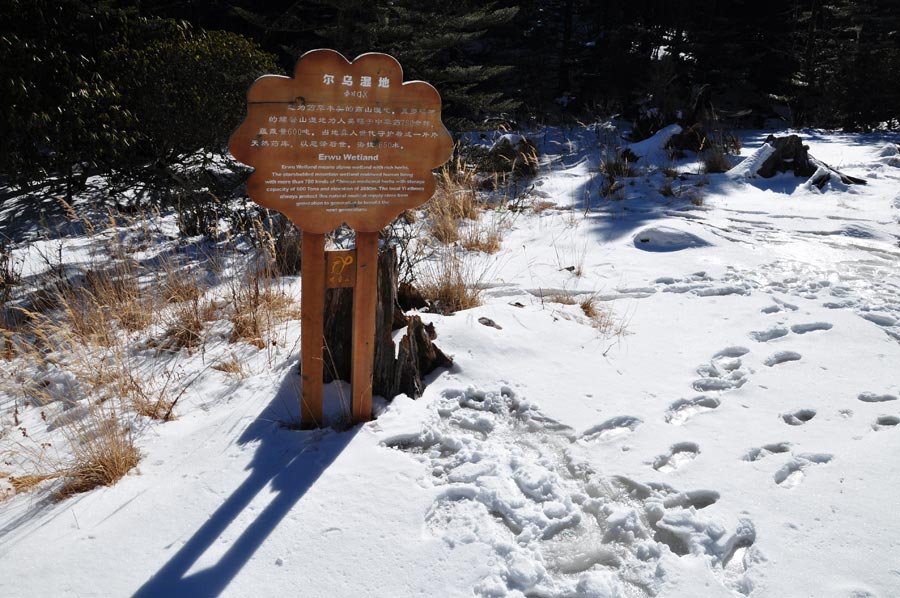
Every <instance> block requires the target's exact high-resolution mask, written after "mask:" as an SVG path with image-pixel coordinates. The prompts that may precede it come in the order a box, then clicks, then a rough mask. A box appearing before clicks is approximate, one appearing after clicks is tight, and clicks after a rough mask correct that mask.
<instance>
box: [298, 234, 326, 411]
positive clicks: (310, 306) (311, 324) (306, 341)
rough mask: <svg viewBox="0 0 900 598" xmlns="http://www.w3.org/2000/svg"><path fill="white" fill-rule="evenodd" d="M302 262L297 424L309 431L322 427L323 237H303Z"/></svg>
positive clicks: (313, 235)
mask: <svg viewBox="0 0 900 598" xmlns="http://www.w3.org/2000/svg"><path fill="white" fill-rule="evenodd" d="M302 260H303V262H302V268H303V276H302V278H301V279H300V285H301V287H300V290H301V293H302V297H301V305H300V310H301V313H300V354H301V360H302V363H301V370H302V380H303V388H302V395H301V397H302V398H301V405H300V424H301V425H302V426H303V427H304V428H309V427H318V426H321V425H322V424H323V423H324V421H323V418H322V369H323V367H324V362H323V359H322V355H323V353H322V349H323V344H324V342H323V341H324V327H325V235H321V234H314V233H310V232H304V233H303V248H302Z"/></svg>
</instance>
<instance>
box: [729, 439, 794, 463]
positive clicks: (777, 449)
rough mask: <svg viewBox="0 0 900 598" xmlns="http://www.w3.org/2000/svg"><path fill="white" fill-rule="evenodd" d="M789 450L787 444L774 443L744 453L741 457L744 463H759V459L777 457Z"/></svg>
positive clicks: (789, 447) (788, 444)
mask: <svg viewBox="0 0 900 598" xmlns="http://www.w3.org/2000/svg"><path fill="white" fill-rule="evenodd" d="M790 450H791V445H790V443H789V442H774V443H772V444H764V445H762V446H757V447H754V448H752V449H750V450H749V451H747V452H746V453H744V456H743V457H741V459H743V460H744V461H751V462H752V461H759V460H760V459H765V458H766V457H768V456H770V455H778V454H781V453H786V452H788V451H790Z"/></svg>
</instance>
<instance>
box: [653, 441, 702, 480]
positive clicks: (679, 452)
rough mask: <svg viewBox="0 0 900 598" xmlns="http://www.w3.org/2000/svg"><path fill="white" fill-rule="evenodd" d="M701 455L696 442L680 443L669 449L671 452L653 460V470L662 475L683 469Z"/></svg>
mask: <svg viewBox="0 0 900 598" xmlns="http://www.w3.org/2000/svg"><path fill="white" fill-rule="evenodd" d="M699 454H700V447H699V446H698V445H697V443H695V442H679V443H677V444H673V445H672V446H671V447H670V448H669V452H667V453H665V454H664V455H660V456H658V457H657V458H656V459H654V460H653V469H655V470H656V471H660V472H662V473H670V472H673V471H675V470H677V469H681V468H682V467H684V466H685V465H686V464H687V463H690V462H691V461H693V460H694V459H696V458H697V455H699Z"/></svg>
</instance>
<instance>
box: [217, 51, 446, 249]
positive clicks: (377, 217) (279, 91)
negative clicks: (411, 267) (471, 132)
mask: <svg viewBox="0 0 900 598" xmlns="http://www.w3.org/2000/svg"><path fill="white" fill-rule="evenodd" d="M247 98H248V107H247V118H246V119H245V120H244V122H243V124H241V126H240V127H239V128H238V129H237V130H236V131H235V132H234V134H233V135H232V136H231V139H230V141H229V144H228V148H229V150H230V151H231V153H232V155H233V156H234V157H235V158H236V159H238V160H239V161H241V162H243V163H245V164H248V165H250V166H252V167H253V168H255V169H256V171H255V172H254V173H253V175H252V176H251V177H250V179H249V181H248V182H247V193H248V195H249V196H250V198H251V199H253V200H254V201H255V202H256V203H258V204H260V205H262V206H265V207H267V208H271V209H273V210H277V211H279V212H282V213H283V214H285V215H286V216H287V217H288V218H290V220H291V221H293V222H294V223H295V224H296V225H297V226H298V227H299V228H300V229H302V230H304V231H309V232H313V233H326V232H328V231H330V230H333V229H335V228H337V227H338V226H340V225H341V224H343V223H346V224H348V225H349V226H350V227H351V228H354V229H356V230H357V231H362V232H374V231H377V230H379V229H381V228H383V227H385V226H387V225H388V224H390V222H391V220H393V219H394V218H395V217H396V216H397V215H399V214H400V213H401V212H403V210H406V209H409V208H413V207H416V206H419V205H421V204H423V203H424V202H426V201H428V199H430V198H431V196H432V194H433V193H434V178H433V176H432V175H431V172H430V171H431V170H432V169H433V168H436V167H438V166H440V165H442V164H443V163H444V162H446V161H447V160H448V159H449V158H450V154H451V152H452V149H453V142H452V139H451V137H450V134H449V133H448V132H447V129H446V128H445V127H444V125H443V123H442V122H441V99H440V96H439V95H438V92H437V91H436V90H435V89H434V87H432V86H431V85H429V84H428V83H425V82H422V81H408V82H403V70H402V69H401V67H400V64H399V63H398V62H397V60H396V59H394V58H393V57H391V56H389V55H387V54H378V53H370V54H363V55H361V56H359V57H357V58H356V59H355V60H354V61H353V62H352V63H351V62H350V61H348V60H347V59H346V58H344V56H342V55H341V54H339V53H338V52H335V51H334V50H313V51H311V52H308V53H306V54H304V55H303V56H301V57H300V60H298V61H297V65H296V67H295V69H294V76H293V78H291V77H282V76H277V75H265V76H263V77H260V78H259V79H257V80H256V82H255V83H254V84H253V85H252V86H251V87H250V91H249V92H248V95H247Z"/></svg>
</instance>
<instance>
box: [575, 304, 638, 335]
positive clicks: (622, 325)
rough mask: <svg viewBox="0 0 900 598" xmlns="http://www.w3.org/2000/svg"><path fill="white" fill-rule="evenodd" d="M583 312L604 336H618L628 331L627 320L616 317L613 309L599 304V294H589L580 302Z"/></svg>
mask: <svg viewBox="0 0 900 598" xmlns="http://www.w3.org/2000/svg"><path fill="white" fill-rule="evenodd" d="M578 305H579V307H581V311H582V313H584V315H585V316H587V317H588V319H590V321H591V326H593V327H594V328H596V329H597V331H598V332H599V333H600V335H601V336H603V337H604V338H614V337H615V338H618V337H621V336H624V335H625V334H626V333H627V332H628V325H627V322H625V321H624V320H621V319H618V318H616V317H615V314H614V313H613V311H612V310H611V309H605V308H602V307H600V306H599V305H597V296H596V295H589V296H588V297H586V298H584V299H582V300H581V301H580V302H579V303H578Z"/></svg>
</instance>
